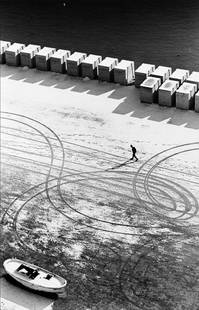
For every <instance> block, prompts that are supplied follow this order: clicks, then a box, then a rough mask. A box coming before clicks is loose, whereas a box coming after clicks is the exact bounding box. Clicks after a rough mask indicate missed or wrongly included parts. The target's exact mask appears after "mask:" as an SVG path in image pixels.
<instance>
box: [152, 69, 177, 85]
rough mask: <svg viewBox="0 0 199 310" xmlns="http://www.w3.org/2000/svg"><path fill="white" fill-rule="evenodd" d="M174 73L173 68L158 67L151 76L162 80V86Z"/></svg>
mask: <svg viewBox="0 0 199 310" xmlns="http://www.w3.org/2000/svg"><path fill="white" fill-rule="evenodd" d="M171 73H172V69H171V67H165V66H158V67H157V68H156V69H155V70H154V71H153V72H152V73H151V74H150V76H153V77H157V78H160V79H161V84H162V83H163V82H165V81H166V80H167V79H168V78H169V76H170V75H171Z"/></svg>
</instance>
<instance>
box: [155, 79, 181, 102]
mask: <svg viewBox="0 0 199 310" xmlns="http://www.w3.org/2000/svg"><path fill="white" fill-rule="evenodd" d="M179 85H180V83H179V82H178V81H172V80H166V81H165V82H164V83H163V84H162V85H161V86H160V87H159V89H158V103H159V105H162V106H168V107H171V106H174V105H175V93H176V90H177V89H178V87H179Z"/></svg>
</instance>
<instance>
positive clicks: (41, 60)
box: [35, 46, 56, 71]
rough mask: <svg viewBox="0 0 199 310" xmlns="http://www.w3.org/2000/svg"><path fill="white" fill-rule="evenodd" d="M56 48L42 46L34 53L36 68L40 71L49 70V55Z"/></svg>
mask: <svg viewBox="0 0 199 310" xmlns="http://www.w3.org/2000/svg"><path fill="white" fill-rule="evenodd" d="M55 51H56V48H53V47H46V46H45V47H43V48H42V49H41V50H40V51H39V52H38V53H37V54H36V55H35V60H36V68H37V69H38V70H42V71H48V70H50V57H51V56H52V55H53V54H54V53H55Z"/></svg>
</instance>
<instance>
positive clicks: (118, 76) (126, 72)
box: [113, 59, 135, 85]
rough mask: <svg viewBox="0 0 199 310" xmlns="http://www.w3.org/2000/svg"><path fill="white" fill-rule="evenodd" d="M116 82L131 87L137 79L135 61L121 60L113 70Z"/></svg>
mask: <svg viewBox="0 0 199 310" xmlns="http://www.w3.org/2000/svg"><path fill="white" fill-rule="evenodd" d="M113 74H114V82H115V83H119V84H121V85H129V84H131V83H133V81H134V79H135V68H134V61H130V60H124V59H123V60H121V61H120V62H119V63H118V64H117V65H116V66H115V67H114V69H113Z"/></svg>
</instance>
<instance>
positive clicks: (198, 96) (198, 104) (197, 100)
mask: <svg viewBox="0 0 199 310" xmlns="http://www.w3.org/2000/svg"><path fill="white" fill-rule="evenodd" d="M195 111H196V112H199V91H198V92H197V93H196V94H195Z"/></svg>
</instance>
